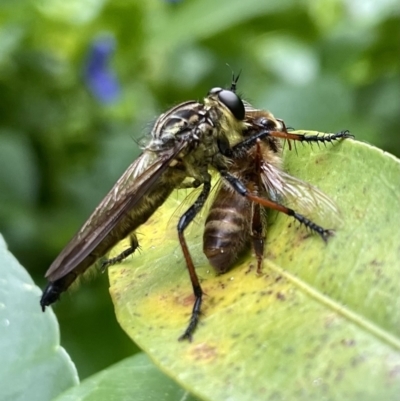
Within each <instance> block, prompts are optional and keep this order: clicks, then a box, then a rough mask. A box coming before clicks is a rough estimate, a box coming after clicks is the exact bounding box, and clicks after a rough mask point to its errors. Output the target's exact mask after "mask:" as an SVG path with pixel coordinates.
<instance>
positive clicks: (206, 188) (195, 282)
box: [178, 175, 211, 341]
mask: <svg viewBox="0 0 400 401" xmlns="http://www.w3.org/2000/svg"><path fill="white" fill-rule="evenodd" d="M205 178H206V179H205V181H204V183H203V188H202V190H201V193H200V195H199V196H198V198H197V199H196V201H195V202H194V204H193V205H192V206H191V207H190V208H189V209H188V210H187V211H186V212H185V213H184V214H183V215H182V216H181V218H180V219H179V223H178V238H179V243H180V245H181V248H182V252H183V256H184V257H185V261H186V267H187V269H188V271H189V276H190V281H191V283H192V287H193V293H194V297H195V301H194V305H193V309H192V315H191V317H190V321H189V325H188V327H187V328H186V330H185V331H184V333H183V334H182V335H181V336H180V337H179V341H182V340H189V341H191V340H192V334H193V332H194V330H195V329H196V327H197V324H198V323H199V318H200V314H201V301H202V296H203V290H202V289H201V286H200V282H199V278H198V277H197V274H196V271H195V268H194V264H193V260H192V257H191V256H190V253H189V249H188V247H187V244H186V240H185V237H184V235H183V233H184V231H185V229H186V227H187V226H188V225H189V223H190V222H191V221H192V220H193V219H194V218H195V217H196V215H197V213H198V212H199V211H200V210H201V208H202V207H203V205H204V203H205V201H206V200H207V198H208V195H209V193H210V189H211V177H210V176H209V175H207V176H206V177H205Z"/></svg>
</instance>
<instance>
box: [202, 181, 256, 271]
mask: <svg viewBox="0 0 400 401" xmlns="http://www.w3.org/2000/svg"><path fill="white" fill-rule="evenodd" d="M226 185H227V184H224V183H222V185H221V188H220V189H219V191H218V193H217V195H216V197H215V199H214V202H213V204H212V205H211V208H210V211H209V214H208V216H207V220H206V224H205V229H204V235H203V251H204V254H205V255H206V256H207V259H208V260H209V262H210V264H211V265H212V266H213V267H214V269H215V270H216V271H217V272H218V273H224V272H226V271H227V270H228V269H230V268H231V267H232V265H233V264H234V263H235V261H236V260H237V258H238V256H239V255H240V253H242V252H243V250H244V249H245V248H246V246H247V245H248V243H249V240H250V226H249V225H250V222H251V214H252V205H251V202H249V201H248V200H247V199H246V198H245V197H243V196H241V195H239V194H237V193H236V192H233V191H232V189H230V188H228V187H226Z"/></svg>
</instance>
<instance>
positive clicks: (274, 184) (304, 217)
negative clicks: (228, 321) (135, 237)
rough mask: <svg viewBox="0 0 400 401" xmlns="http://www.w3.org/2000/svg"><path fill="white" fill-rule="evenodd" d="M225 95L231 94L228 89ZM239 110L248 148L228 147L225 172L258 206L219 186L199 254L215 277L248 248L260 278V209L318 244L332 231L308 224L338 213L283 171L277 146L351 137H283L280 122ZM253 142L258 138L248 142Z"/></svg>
mask: <svg viewBox="0 0 400 401" xmlns="http://www.w3.org/2000/svg"><path fill="white" fill-rule="evenodd" d="M231 90H232V91H235V86H234V85H233V86H232V87H231ZM245 109H246V114H245V122H246V123H247V127H248V128H247V129H245V130H244V131H243V132H242V136H243V138H244V139H246V138H252V142H251V143H252V145H251V146H249V147H246V146H244V143H245V142H242V143H240V144H238V145H237V146H233V147H232V149H231V151H230V152H231V155H230V157H231V162H230V166H229V172H230V173H231V174H232V175H233V176H235V177H236V178H237V179H238V180H240V181H241V182H242V183H243V184H244V185H245V186H246V188H247V189H248V190H249V191H250V192H251V193H252V194H256V195H258V196H260V197H262V198H264V201H263V202H262V203H261V202H258V203H256V202H252V201H251V200H250V199H249V198H248V197H243V196H240V195H239V193H238V192H235V191H233V190H232V187H231V186H230V185H228V184H227V183H226V182H224V181H222V182H221V183H220V187H219V189H218V191H217V194H216V196H215V198H214V200H213V203H212V205H211V207H210V210H209V213H208V216H207V219H206V223H205V230H204V235H203V251H204V253H205V255H206V256H207V258H208V260H209V262H210V264H211V265H212V266H213V267H214V269H215V270H216V271H217V272H218V273H224V272H226V271H227V270H228V269H230V268H231V267H232V265H233V264H234V262H235V261H236V259H237V257H238V255H240V254H241V253H242V252H243V251H244V250H245V249H247V247H248V245H249V244H250V243H251V244H252V247H253V250H254V252H255V255H256V258H257V273H259V274H260V273H261V269H262V261H263V255H264V241H265V234H266V230H267V218H266V217H267V216H266V214H265V209H264V207H267V208H269V209H274V210H277V211H279V212H283V213H285V214H287V215H289V216H292V217H294V218H295V219H296V220H298V221H299V222H300V223H303V224H304V225H305V226H306V227H307V228H309V229H310V230H311V231H314V232H316V233H317V234H319V235H320V236H321V237H322V239H323V240H324V241H326V240H327V239H328V237H329V236H330V235H332V233H333V231H332V230H330V229H324V228H322V227H321V226H319V225H318V224H316V223H315V222H314V218H317V219H318V220H321V221H322V222H323V223H327V222H332V221H335V220H337V219H338V214H339V213H338V210H337V208H336V206H335V204H334V203H333V201H332V200H331V199H330V198H328V197H327V196H326V195H325V194H324V193H322V192H321V191H320V190H319V189H317V188H316V187H314V186H312V185H311V184H308V183H306V182H304V181H301V180H299V179H297V178H295V177H292V176H291V175H289V174H287V173H285V172H284V171H283V169H282V140H283V139H285V140H288V141H291V140H292V141H301V142H307V143H312V142H331V141H333V140H337V139H341V138H348V137H352V135H350V134H349V133H348V132H347V131H343V132H339V133H336V134H327V135H308V136H307V135H299V134H295V133H289V132H288V131H287V129H286V126H285V124H284V122H283V121H282V120H280V119H276V118H275V117H274V116H273V115H272V114H271V113H270V112H268V111H264V110H257V109H254V108H253V107H252V106H251V105H250V104H248V103H246V102H245ZM267 131H268V132H269V133H268V134H267V135H265V133H266V132H267ZM257 136H259V137H260V138H259V139H258V140H257V141H255V142H254V137H257ZM289 144H290V142H289ZM287 205H290V207H287ZM263 206H264V207H263Z"/></svg>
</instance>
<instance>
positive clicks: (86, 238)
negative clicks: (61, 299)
mask: <svg viewBox="0 0 400 401" xmlns="http://www.w3.org/2000/svg"><path fill="white" fill-rule="evenodd" d="M185 146H186V143H184V142H181V143H180V144H179V145H178V146H177V147H176V148H174V149H171V150H168V151H165V152H164V153H162V154H158V155H157V154H155V153H153V152H149V151H145V152H143V153H142V154H141V155H140V156H139V157H138V159H136V160H135V161H134V162H133V163H132V164H131V165H130V166H129V167H128V168H127V170H126V171H125V172H124V174H123V175H122V176H121V178H120V179H119V180H118V181H117V182H116V183H115V185H114V186H113V187H112V189H111V190H110V192H109V193H108V194H107V195H106V197H105V198H104V199H103V200H102V201H101V203H100V204H99V206H97V208H96V209H95V210H94V212H93V213H92V215H91V216H90V217H89V219H88V220H87V221H86V223H85V224H84V225H83V226H82V228H81V229H80V230H79V231H78V233H77V234H76V235H75V236H74V237H73V238H72V239H71V241H70V242H69V243H68V244H67V246H66V247H65V248H64V249H63V250H62V252H61V253H60V254H59V255H58V257H57V258H56V259H55V260H54V262H53V263H52V265H51V266H50V268H49V269H48V271H47V272H46V275H45V277H46V278H50V277H51V280H57V279H59V278H60V277H63V276H64V275H65V274H67V273H68V272H70V271H71V270H73V269H74V268H75V267H76V266H77V265H78V264H79V263H81V262H82V260H84V259H85V258H86V257H87V256H88V255H89V254H90V253H91V252H92V251H93V250H94V249H95V248H96V247H97V246H98V245H99V243H100V242H101V241H103V239H104V238H105V237H106V236H107V235H108V234H109V233H110V231H111V230H112V229H113V228H114V227H115V226H116V225H117V224H118V223H119V222H120V220H121V219H122V218H123V217H124V216H125V214H126V212H128V211H129V210H131V209H132V208H134V207H135V206H136V205H137V203H138V202H139V201H140V200H141V199H142V198H143V196H144V195H146V193H147V192H148V191H149V190H151V189H152V188H153V186H154V185H155V184H156V182H157V180H158V179H159V178H160V177H161V175H162V174H163V172H164V171H165V170H166V169H167V167H168V166H169V163H170V162H171V160H172V159H173V158H174V157H175V156H177V155H178V154H179V153H180V152H181V151H182V150H183V148H184V147H185Z"/></svg>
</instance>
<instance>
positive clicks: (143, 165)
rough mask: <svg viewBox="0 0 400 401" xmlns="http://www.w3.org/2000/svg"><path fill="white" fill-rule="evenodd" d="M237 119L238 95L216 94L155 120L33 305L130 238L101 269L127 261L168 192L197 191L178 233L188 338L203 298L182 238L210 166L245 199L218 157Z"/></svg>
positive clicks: (205, 191)
mask: <svg viewBox="0 0 400 401" xmlns="http://www.w3.org/2000/svg"><path fill="white" fill-rule="evenodd" d="M236 81H237V79H236ZM244 117H245V107H244V104H243V102H242V101H241V99H240V98H239V96H237V95H236V93H235V92H234V91H230V90H224V89H221V88H213V89H212V90H210V92H209V93H208V96H207V97H206V98H205V99H204V102H203V103H199V102H196V101H188V102H184V103H182V104H179V105H177V106H175V107H173V108H172V109H170V110H169V111H167V112H166V113H164V114H162V115H161V116H160V117H159V118H158V119H157V121H156V123H155V125H154V127H153V129H152V131H151V135H150V140H149V143H148V145H147V146H146V147H145V148H144V150H143V152H142V154H141V155H140V156H139V158H138V159H137V160H136V161H134V162H133V163H132V164H131V165H130V166H129V167H128V169H127V170H126V171H125V173H124V174H123V175H122V177H121V178H120V179H119V180H118V181H117V182H116V184H115V185H114V187H113V188H112V189H111V191H110V192H109V193H108V194H107V195H106V197H105V198H104V199H103V201H102V202H101V203H100V205H99V206H98V207H97V208H96V209H95V211H94V212H93V214H92V215H91V216H90V217H89V219H88V220H87V222H86V223H85V224H84V225H83V227H82V228H81V229H80V230H79V231H78V233H77V234H76V235H75V236H74V237H73V238H72V240H71V241H70V242H69V243H68V244H67V246H66V247H65V248H64V249H63V250H62V252H61V253H60V254H59V255H58V257H57V258H56V259H55V261H54V262H53V263H52V265H51V266H50V268H49V269H48V271H47V272H46V275H45V277H46V278H47V280H48V284H47V286H46V288H45V289H44V291H43V295H42V297H41V300H40V305H41V307H42V310H43V311H44V310H45V308H46V306H49V305H51V304H52V303H54V302H55V301H57V300H58V299H59V297H60V294H61V293H62V292H64V291H66V290H67V289H68V288H69V286H70V285H71V284H72V283H73V282H74V281H75V280H76V279H77V277H78V276H80V275H82V274H83V273H84V272H85V271H86V270H87V269H88V268H89V267H90V266H92V265H93V264H94V263H95V262H96V261H97V260H99V259H100V258H102V257H103V256H104V255H105V254H106V253H107V252H108V251H109V250H110V249H111V248H112V247H114V245H116V244H117V243H118V242H119V241H120V240H122V239H123V238H125V237H127V236H130V238H131V246H130V247H129V248H128V249H126V250H124V251H123V252H122V253H121V254H119V255H118V256H116V257H115V258H112V259H109V260H107V261H105V262H104V263H103V266H102V267H103V268H105V267H107V266H109V265H111V264H114V263H117V262H120V261H121V260H123V259H124V258H126V257H127V256H128V255H130V254H132V253H133V252H134V251H135V249H136V248H137V247H138V241H137V237H136V235H135V230H136V229H137V228H138V227H139V226H140V225H142V224H143V223H145V222H146V221H147V220H148V219H149V217H150V216H151V215H152V214H153V213H154V212H155V211H156V210H157V208H158V207H159V206H161V205H162V204H163V203H164V202H165V200H166V199H167V197H168V196H169V195H170V194H171V192H172V191H173V190H174V189H177V188H182V187H185V188H188V187H200V186H201V192H200V194H199V196H198V198H197V200H196V201H195V202H194V203H193V205H192V206H191V207H190V208H189V209H188V210H187V211H186V212H185V213H184V214H183V215H182V216H181V218H180V219H179V223H178V227H177V230H178V238H179V242H180V245H181V248H182V251H183V255H184V258H185V261H186V265H187V268H188V271H189V275H190V279H191V283H192V286H193V291H194V294H195V303H194V306H193V311H192V315H191V319H190V322H189V325H188V327H187V329H186V330H185V332H184V334H183V335H182V336H181V339H190V338H191V335H192V332H193V331H194V329H195V327H196V325H197V322H198V319H199V315H200V307H201V300H202V294H203V292H202V289H201V286H200V283H199V280H198V278H197V275H196V272H195V269H194V265H193V261H192V259H191V256H190V253H189V250H188V247H187V244H186V241H185V237H184V231H185V229H186V227H187V226H188V225H189V223H190V222H191V221H192V220H193V218H194V217H195V216H196V214H197V213H198V212H199V211H200V209H201V208H202V206H203V205H204V203H205V201H206V199H207V197H208V195H209V192H210V188H211V176H210V174H209V169H210V167H212V168H213V169H215V170H217V171H218V172H219V174H220V175H221V177H225V178H226V179H228V180H230V181H231V182H232V185H234V186H236V187H237V190H239V191H241V193H243V196H246V194H247V191H246V189H245V187H244V186H243V185H241V184H240V182H238V180H237V179H236V178H234V177H231V176H230V174H229V172H228V168H227V158H226V157H225V155H224V153H223V152H224V151H226V150H228V149H229V148H230V142H229V139H228V137H227V134H229V135H230V139H232V138H233V134H234V133H240V132H242V130H243V129H245V127H246V124H245V123H244Z"/></svg>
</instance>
